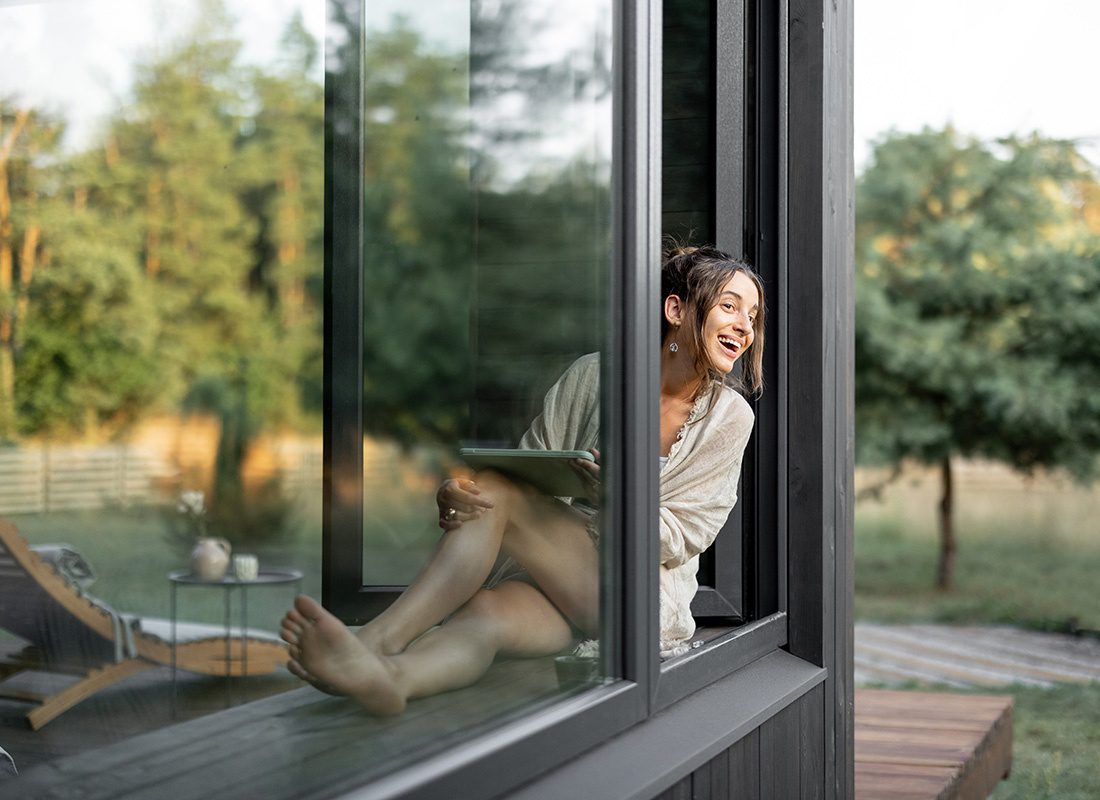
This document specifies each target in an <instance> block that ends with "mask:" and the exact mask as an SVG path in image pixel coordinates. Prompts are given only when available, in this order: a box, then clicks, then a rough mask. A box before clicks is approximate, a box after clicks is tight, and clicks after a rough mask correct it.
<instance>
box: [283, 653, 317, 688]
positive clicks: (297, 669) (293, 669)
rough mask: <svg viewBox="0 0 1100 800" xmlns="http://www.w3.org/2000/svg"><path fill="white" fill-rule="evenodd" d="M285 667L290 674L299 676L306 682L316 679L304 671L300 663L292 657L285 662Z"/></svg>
mask: <svg viewBox="0 0 1100 800" xmlns="http://www.w3.org/2000/svg"><path fill="white" fill-rule="evenodd" d="M286 668H287V671H289V672H290V674H291V675H293V676H294V677H295V678H301V679H302V680H303V681H305V682H306V683H314V682H315V681H316V680H317V679H316V678H314V677H313V676H312V675H310V674H309V673H308V672H306V671H305V668H304V667H302V665H301V664H299V663H298V662H297V661H295V660H294V659H293V658H291V659H290V660H289V661H287V662H286Z"/></svg>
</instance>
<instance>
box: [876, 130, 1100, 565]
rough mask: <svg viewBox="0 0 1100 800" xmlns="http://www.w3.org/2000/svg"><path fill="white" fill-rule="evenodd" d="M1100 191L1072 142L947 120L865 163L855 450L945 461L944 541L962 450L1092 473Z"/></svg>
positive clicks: (882, 459)
mask: <svg viewBox="0 0 1100 800" xmlns="http://www.w3.org/2000/svg"><path fill="white" fill-rule="evenodd" d="M1095 189H1096V180H1095V174H1094V173H1093V171H1092V170H1091V168H1090V167H1089V166H1088V165H1087V163H1086V162H1085V161H1084V160H1083V159H1082V158H1081V156H1080V155H1079V154H1078V153H1077V152H1076V150H1075V149H1074V147H1073V145H1072V144H1070V143H1067V142H1061V141H1054V140H1049V139H1042V138H1039V137H1037V136H1035V137H1031V138H1027V139H1017V138H1012V139H1005V140H1002V141H1000V142H998V143H996V144H985V143H982V142H978V141H976V140H971V139H965V138H963V137H960V136H959V135H958V134H957V133H955V131H953V130H952V129H950V128H948V129H946V130H943V131H930V130H925V131H923V132H922V133H919V134H891V135H889V136H887V137H886V138H884V139H883V140H881V141H880V142H878V144H877V145H876V147H875V150H874V155H873V160H872V162H871V164H870V166H869V167H868V168H867V170H866V171H865V172H864V174H863V175H862V176H861V177H860V180H859V183H858V188H857V204H858V211H857V225H856V261H857V276H856V293H857V308H858V313H857V317H856V399H857V403H856V426H857V431H858V436H857V455H858V457H859V458H860V460H861V461H863V462H864V463H892V464H899V463H900V462H901V461H902V460H904V459H915V460H918V461H921V462H924V463H928V464H942V465H943V467H944V469H945V497H944V514H943V518H942V520H941V524H942V525H943V526H944V530H945V539H944V542H945V553H946V552H947V549H948V548H949V547H953V545H952V544H951V540H950V525H951V520H950V509H951V496H950V474H949V470H950V460H949V459H950V457H951V456H953V455H959V456H966V457H984V458H991V459H996V460H999V461H1003V462H1005V463H1008V464H1010V465H1012V466H1013V467H1016V468H1018V469H1021V470H1025V471H1026V470H1032V469H1034V468H1036V467H1061V468H1065V469H1067V470H1069V471H1071V472H1072V473H1073V474H1074V475H1076V476H1077V477H1078V478H1080V479H1082V480H1089V479H1091V478H1092V477H1093V476H1094V475H1095V472H1096V466H1097V459H1096V455H1097V452H1098V451H1100V246H1098V240H1097V237H1096V235H1095V232H1094V231H1092V230H1090V227H1089V218H1088V216H1087V213H1086V212H1087V211H1088V208H1087V207H1086V205H1085V203H1084V200H1083V198H1084V197H1086V196H1088V195H1089V194H1090V193H1091V194H1092V195H1093V196H1095ZM948 566H949V565H948ZM949 573H950V570H949V569H948V575H947V579H948V580H947V584H949V583H950V574H949ZM941 585H943V584H942V581H941Z"/></svg>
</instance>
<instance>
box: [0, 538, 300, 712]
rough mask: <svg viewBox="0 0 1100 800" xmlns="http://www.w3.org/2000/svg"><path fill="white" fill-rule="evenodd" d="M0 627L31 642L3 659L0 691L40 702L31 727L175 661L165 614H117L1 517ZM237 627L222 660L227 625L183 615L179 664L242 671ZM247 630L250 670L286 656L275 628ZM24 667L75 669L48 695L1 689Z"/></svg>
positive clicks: (215, 671)
mask: <svg viewBox="0 0 1100 800" xmlns="http://www.w3.org/2000/svg"><path fill="white" fill-rule="evenodd" d="M0 628H3V629H5V630H7V631H10V632H11V633H14V634H15V635H16V636H19V637H20V638H22V639H25V640H26V641H28V642H30V645H29V646H28V647H26V648H25V649H23V650H22V651H20V652H18V653H15V654H13V655H10V656H8V657H7V658H5V659H3V660H0V697H6V698H9V699H17V700H29V701H32V702H36V703H39V705H38V706H37V707H36V708H34V709H33V710H31V711H30V712H29V713H28V714H27V721H28V722H29V723H30V726H31V728H33V729H34V730H38V729H39V728H41V727H42V726H43V725H45V724H46V723H48V722H50V720H52V719H54V718H55V717H57V716H58V715H59V714H61V713H63V712H65V711H67V710H68V709H70V708H72V707H73V706H74V705H76V704H77V703H80V702H82V701H83V700H85V699H87V698H88V697H91V696H92V695H94V694H95V693H96V692H98V691H100V690H101V689H104V688H106V687H108V686H111V685H112V684H115V683H118V682H119V681H121V680H124V679H125V678H128V677H129V676H131V675H133V674H135V673H138V672H142V671H144V670H147V669H150V668H152V667H157V666H166V665H171V663H172V640H171V634H170V633H169V631H170V623H169V622H168V620H163V619H150V618H144V619H143V618H138V617H131V616H128V615H122V614H119V613H118V612H116V611H115V610H114V609H112V608H111V607H110V606H109V605H107V604H106V603H104V602H103V601H101V600H98V599H96V598H94V597H92V596H91V595H89V594H86V593H85V592H83V591H82V590H81V589H80V587H79V586H77V584H76V583H74V582H73V581H72V580H70V579H69V578H67V577H64V576H63V575H62V574H60V573H59V571H58V570H57V569H55V568H54V567H53V566H52V565H50V564H48V563H47V562H46V561H45V560H44V559H43V558H42V557H40V556H39V555H38V554H37V553H35V552H34V551H33V550H32V549H31V548H30V547H29V546H28V545H27V542H26V541H25V540H24V539H23V538H22V537H21V536H20V535H19V533H18V531H16V529H15V526H14V525H12V524H11V523H9V522H7V521H4V520H0ZM239 633H240V632H239V630H237V631H236V632H235V633H234V635H233V636H232V637H231V640H230V643H229V663H228V665H227V663H226V639H225V629H224V628H222V627H221V626H219V625H199V624H195V623H180V624H179V626H178V629H177V646H176V665H177V667H178V668H179V669H184V670H188V671H190V672H197V673H201V674H204V675H227V674H228V675H232V676H243V675H245V674H246V673H245V672H244V669H243V667H242V664H243V662H242V658H241V656H242V653H241V639H240V636H239ZM247 634H248V644H247V647H248V652H247V656H248V661H247V664H248V671H247V675H267V674H270V673H271V672H273V671H275V670H276V669H277V668H279V667H280V666H282V665H283V664H285V663H286V661H287V650H286V645H284V644H283V643H282V642H281V641H279V639H278V638H277V637H276V636H274V635H273V634H269V633H265V632H261V631H255V630H253V629H251V628H249V630H248V631H247ZM227 666H228V669H227ZM24 671H37V672H50V673H59V674H66V675H73V676H75V677H76V681H75V682H74V683H72V684H70V685H69V686H67V687H66V688H64V689H62V690H61V691H59V692H56V693H54V694H50V695H46V696H42V695H38V694H34V693H29V692H26V691H20V690H18V689H14V688H13V689H9V690H5V686H4V682H5V681H6V680H7V679H8V678H10V677H12V676H14V675H15V674H17V673H19V672H24Z"/></svg>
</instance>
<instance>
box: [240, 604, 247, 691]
mask: <svg viewBox="0 0 1100 800" xmlns="http://www.w3.org/2000/svg"><path fill="white" fill-rule="evenodd" d="M241 677H244V678H247V677H248V584H246V583H242V584H241Z"/></svg>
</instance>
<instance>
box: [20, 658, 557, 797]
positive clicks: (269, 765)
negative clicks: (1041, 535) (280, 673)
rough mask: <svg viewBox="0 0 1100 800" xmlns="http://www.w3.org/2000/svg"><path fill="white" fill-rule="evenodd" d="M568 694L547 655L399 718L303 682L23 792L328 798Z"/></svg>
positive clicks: (53, 767) (49, 771)
mask: <svg viewBox="0 0 1100 800" xmlns="http://www.w3.org/2000/svg"><path fill="white" fill-rule="evenodd" d="M560 696H561V695H560V691H559V689H558V686H557V680H556V677H555V675H554V669H553V662H552V660H551V659H529V660H522V661H504V662H500V663H498V664H495V665H494V666H493V668H492V669H491V670H490V673H489V675H487V676H486V678H485V679H484V680H483V681H482V682H481V683H480V684H479V685H478V686H476V687H471V688H470V689H466V690H461V691H457V692H449V693H446V694H442V695H438V696H436V697H432V698H425V699H423V700H418V701H416V702H415V703H412V704H410V706H409V709H408V710H407V711H406V713H405V714H403V715H402V717H401V718H400V719H399V720H385V719H376V718H372V717H370V716H368V715H367V714H365V713H364V712H363V711H362V709H360V708H359V707H358V706H357V705H356V704H355V703H353V702H351V701H349V700H346V699H343V698H334V697H328V696H326V695H323V694H321V693H319V692H317V691H315V690H313V689H308V688H306V689H301V690H298V691H291V692H288V693H286V694H283V695H279V696H277V697H270V698H268V699H266V700H262V701H259V702H256V703H251V704H249V705H245V706H240V707H237V708H233V709H230V710H227V711H223V712H220V713H218V714H213V715H211V716H208V717H205V718H202V719H196V720H193V721H191V722H186V723H181V724H178V725H174V726H171V727H169V728H164V729H161V730H158V731H154V732H151V733H148V734H145V735H142V736H138V737H135V738H132V739H128V740H125V741H120V742H118V743H116V744H114V745H111V746H108V747H103V748H97V749H94V750H89V751H87V752H85V753H81V754H77V755H73V756H70V757H68V758H60V759H57V760H53V761H48V762H46V763H40V764H39V765H38V766H36V767H34V768H32V769H29V770H27V771H25V772H23V778H22V779H21V780H20V784H19V789H20V791H21V793H22V794H21V797H24V798H28V800H29V799H30V798H36V799H37V798H42V799H43V800H44V799H45V798H61V797H65V798H67V800H73V799H75V798H86V799H89V800H90V799H92V798H95V799H96V800H105V799H106V798H111V800H125V799H126V798H149V797H172V798H173V800H208V798H209V797H210V796H211V795H210V792H211V787H212V786H216V787H218V795H219V796H242V797H243V796H249V797H253V796H258V797H271V798H291V797H293V798H295V800H299V798H308V797H311V796H314V795H318V796H319V795H330V794H333V793H338V792H339V791H340V790H341V788H342V786H343V785H345V784H346V785H347V787H348V788H350V787H352V786H354V785H358V784H360V783H362V782H363V781H364V780H369V778H370V776H371V775H375V774H381V773H383V772H386V771H389V770H391V769H393V768H394V767H395V766H396V765H399V764H401V763H403V762H407V761H409V760H410V759H415V758H418V757H422V756H423V755H424V754H425V753H426V752H429V751H432V750H435V749H437V748H438V747H441V746H444V745H445V744H446V743H448V742H450V741H454V740H457V739H459V738H461V737H464V736H467V735H469V734H470V733H471V731H473V730H476V729H477V728H478V727H479V726H481V725H485V724H488V723H490V721H493V720H499V719H500V718H501V717H506V716H509V715H511V714H514V713H520V712H526V711H529V710H530V709H531V708H532V707H534V706H537V705H538V704H539V703H540V702H543V701H545V700H547V699H550V698H557V697H560ZM196 776H201V780H196Z"/></svg>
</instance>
